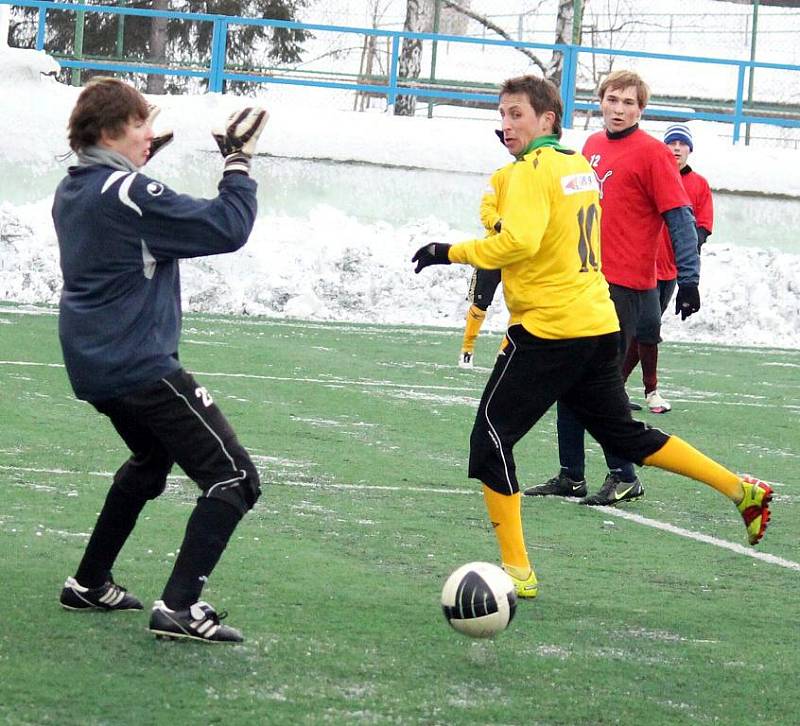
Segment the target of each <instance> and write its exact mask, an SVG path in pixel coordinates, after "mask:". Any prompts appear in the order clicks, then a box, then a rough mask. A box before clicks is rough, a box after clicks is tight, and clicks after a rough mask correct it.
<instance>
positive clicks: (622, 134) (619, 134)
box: [606, 123, 639, 141]
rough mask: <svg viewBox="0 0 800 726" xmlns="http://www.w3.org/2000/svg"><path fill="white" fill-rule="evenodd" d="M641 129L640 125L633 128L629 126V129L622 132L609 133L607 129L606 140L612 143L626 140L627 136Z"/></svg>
mask: <svg viewBox="0 0 800 726" xmlns="http://www.w3.org/2000/svg"><path fill="white" fill-rule="evenodd" d="M638 128H639V124H638V123H636V124H634V125H633V126H628V128H627V129H623V130H622V131H609V130H608V129H606V138H608V139H610V140H611V141H616V140H617V139H624V138H625V137H627V136H630V135H631V134H632V133H633V132H634V131H636V129H638Z"/></svg>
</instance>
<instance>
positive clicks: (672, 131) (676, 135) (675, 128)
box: [664, 124, 694, 151]
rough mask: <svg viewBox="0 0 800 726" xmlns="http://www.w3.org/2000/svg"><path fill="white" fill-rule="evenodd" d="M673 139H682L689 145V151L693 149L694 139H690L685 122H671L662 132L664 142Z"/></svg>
mask: <svg viewBox="0 0 800 726" xmlns="http://www.w3.org/2000/svg"><path fill="white" fill-rule="evenodd" d="M673 141H683V143H684V144H686V145H687V146H688V147H689V151H694V141H693V140H692V132H691V131H689V127H688V126H687V125H686V124H672V126H670V127H669V128H668V129H667V130H666V131H665V132H664V143H665V144H669V143H672V142H673Z"/></svg>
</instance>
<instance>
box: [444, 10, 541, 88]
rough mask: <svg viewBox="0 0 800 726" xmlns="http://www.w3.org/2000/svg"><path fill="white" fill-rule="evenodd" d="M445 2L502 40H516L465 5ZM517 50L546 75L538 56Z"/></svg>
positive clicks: (522, 49)
mask: <svg viewBox="0 0 800 726" xmlns="http://www.w3.org/2000/svg"><path fill="white" fill-rule="evenodd" d="M443 2H444V4H445V5H447V7H449V8H453V10H457V11H458V12H459V13H463V14H464V15H466V16H467V17H468V18H472V19H473V20H474V21H475V22H477V23H480V24H481V25H483V27H484V28H488V29H489V30H491V31H492V32H494V33H497V35H499V36H500V37H501V38H505V39H506V40H511V41H513V40H514V38H512V37H511V36H510V35H509V34H508V33H507V32H506V31H505V30H503V28H501V27H500V26H499V25H497V24H496V23H493V22H492V21H491V20H489V18H487V17H485V16H483V15H479V14H478V13H476V12H474V11H472V10H470V9H469V8H465V7H464V6H463V5H461V4H459V3H457V2H455V1H454V0H443ZM517 50H518V51H519V52H520V53H522V54H523V55H525V56H527V57H528V58H530V60H531V61H532V62H533V64H534V65H535V66H536V67H537V68H538V69H539V70H540V71H541V72H542V74H543V75H544V74H546V72H547V68H546V67H545V64H544V63H543V62H542V61H541V60H540V59H539V58H538V57H537V56H535V55H534V54H533V53H531V52H530V51H529V50H528V49H527V48H521V47H517Z"/></svg>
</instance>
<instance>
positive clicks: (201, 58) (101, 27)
mask: <svg viewBox="0 0 800 726" xmlns="http://www.w3.org/2000/svg"><path fill="white" fill-rule="evenodd" d="M307 2H308V0H166V1H165V0H132V1H131V2H127V3H126V5H127V6H128V7H133V8H145V9H150V10H152V9H157V10H172V11H177V12H194V13H206V14H209V15H228V16H234V17H236V16H239V17H247V18H265V19H271V20H288V21H292V20H295V18H296V14H297V11H298V9H300V8H302V7H305V6H306V5H307ZM84 4H86V5H110V4H112V3H110V2H109V0H84ZM36 14H37V10H36V9H30V8H29V9H19V8H18V9H16V10H15V17H16V20H17V21H18V22H16V23H14V24H12V31H11V36H10V39H9V40H10V44H11V45H12V46H16V47H33V45H34V42H35V37H36V21H35V19H36ZM78 19H79V15H78V13H77V12H76V11H70V10H67V11H61V10H59V11H54V10H51V11H49V12H48V14H47V38H46V45H45V48H46V50H47V51H49V52H51V53H54V54H72V53H74V52H75V37H76V32H75V31H76V21H78ZM120 24H122V26H123V32H122V38H123V44H122V49H120V48H118V45H117V43H118V40H117V39H118V31H119V28H120ZM83 28H84V30H83V49H82V54H83V56H85V57H89V58H91V57H98V58H115V57H123V58H124V60H126V61H129V62H131V63H135V62H154V63H167V62H169V61H172V62H175V61H181V62H184V63H192V64H194V65H207V64H208V63H209V61H210V58H211V42H212V37H213V24H212V23H210V22H196V21H192V22H186V21H183V20H178V19H167V18H151V17H144V16H140V15H126V16H122V15H116V14H109V13H93V12H88V11H87V12H85V14H84V25H83ZM310 37H312V35H311V33H309V32H308V31H306V30H302V29H289V28H274V27H267V26H259V25H231V26H229V29H228V36H227V52H226V63H227V65H229V66H231V65H233V66H240V67H243V68H244V69H248V67H252V53H253V48H254V47H255V46H257V45H258V44H259V43H266V44H267V45H268V52H267V57H268V58H269V59H270V60H271V61H274V62H279V63H296V62H298V61H300V60H301V57H302V52H303V49H302V44H303V42H304V41H305V40H307V39H308V38H310ZM120 54H121V55H120ZM90 75H92V74H91V73H86V74H85V76H84V78H86V77H89V76H90ZM150 78H151V79H153V80H151V81H149V82H148V86H147V91H148V92H153V93H158V92H163V90H162V89H164V88H165V87H166V89H167V90H168V91H181V90H183V89H184V88H185V86H186V84H187V82H188V79H186V78H180V77H169V78H168V79H167V80H166V83H165V81H164V80H163V79H164V78H165V77H164V76H156V75H151V76H150ZM157 79H160V80H157ZM241 88H242V84H236V88H234V90H241Z"/></svg>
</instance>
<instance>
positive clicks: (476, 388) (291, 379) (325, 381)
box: [0, 360, 797, 410]
mask: <svg viewBox="0 0 800 726" xmlns="http://www.w3.org/2000/svg"><path fill="white" fill-rule="evenodd" d="M0 366H22V367H24V366H30V367H37V366H38V367H45V368H63V367H64V364H63V363H35V362H32V361H16V360H0ZM478 370H481V371H486V372H488V371H489V369H488V368H485V369H484V368H481V369H478ZM191 372H192V374H194V375H197V376H207V377H208V378H244V379H248V380H257V381H278V382H282V383H318V384H319V385H321V386H365V387H372V388H403V389H406V388H412V389H418V390H420V391H453V392H456V391H469V392H478V393H479V392H480V391H481V388H482V381H476V383H475V385H471V386H436V385H426V384H421V383H394V382H392V381H364V380H352V379H348V378H298V377H296V376H266V375H261V374H259V373H219V372H217V373H215V372H212V371H191ZM670 400H671V401H673V402H677V403H693V404H696V403H706V404H711V405H712V406H745V407H749V408H770V409H774V408H775V406H774V405H773V404H767V403H752V402H749V401H714V400H710V399H703V398H679V397H676V396H672V397H671V398H670ZM784 408H785V409H788V410H794V409H795V408H797V406H795V405H793V404H785V405H784Z"/></svg>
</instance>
